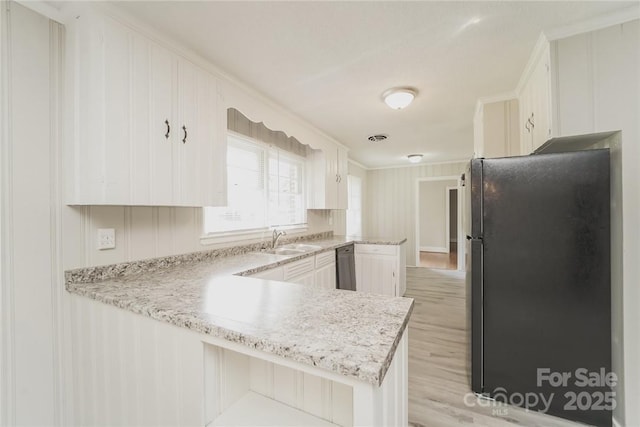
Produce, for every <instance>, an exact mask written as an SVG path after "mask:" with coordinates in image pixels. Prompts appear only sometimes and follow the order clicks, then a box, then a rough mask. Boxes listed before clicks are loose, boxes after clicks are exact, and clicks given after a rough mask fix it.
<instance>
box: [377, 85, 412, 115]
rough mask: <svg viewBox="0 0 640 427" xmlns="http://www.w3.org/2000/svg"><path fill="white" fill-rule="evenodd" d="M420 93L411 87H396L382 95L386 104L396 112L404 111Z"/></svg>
mask: <svg viewBox="0 0 640 427" xmlns="http://www.w3.org/2000/svg"><path fill="white" fill-rule="evenodd" d="M417 94H418V91H417V90H415V89H413V88H410V87H396V88H393V89H389V90H387V91H385V92H384V93H383V94H382V99H384V102H385V103H386V104H387V105H388V106H389V107H391V108H393V109H394V110H402V109H403V108H405V107H407V106H408V105H409V104H411V102H412V101H413V98H415V97H416V95H417Z"/></svg>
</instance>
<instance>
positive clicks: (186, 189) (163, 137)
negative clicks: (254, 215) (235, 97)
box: [65, 10, 226, 206]
mask: <svg viewBox="0 0 640 427" xmlns="http://www.w3.org/2000/svg"><path fill="white" fill-rule="evenodd" d="M67 52H68V55H67V61H68V63H67V65H68V68H67V69H68V70H69V71H70V72H69V73H68V74H69V75H68V88H69V94H68V99H69V106H68V111H69V112H70V114H69V115H70V117H69V127H68V129H69V132H68V133H67V135H68V137H67V139H66V140H65V169H66V172H67V186H66V189H67V191H66V202H67V204H71V205H147V206H219V205H224V204H225V202H226V194H225V188H226V140H225V137H224V135H225V130H226V110H225V111H224V112H223V111H220V110H221V109H222V102H220V99H221V96H222V95H221V94H220V93H219V90H218V84H217V81H216V78H215V77H214V76H213V75H211V74H209V73H208V72H206V71H205V70H203V69H201V68H199V67H198V66H196V65H194V64H192V63H191V62H189V61H188V60H186V59H184V58H182V57H180V56H179V55H177V54H175V53H173V52H172V51H170V50H169V49H166V48H164V47H163V46H160V45H159V44H157V43H155V42H152V41H151V40H149V39H147V38H146V37H145V36H143V35H141V34H139V33H137V32H136V31H134V30H132V29H131V28H129V27H127V26H125V25H123V24H120V23H119V22H117V21H116V20H114V19H112V18H110V17H107V16H104V15H101V14H98V13H95V12H92V11H90V10H88V11H86V12H84V13H81V14H80V15H79V16H78V18H77V19H75V20H74V22H73V23H71V24H70V25H67Z"/></svg>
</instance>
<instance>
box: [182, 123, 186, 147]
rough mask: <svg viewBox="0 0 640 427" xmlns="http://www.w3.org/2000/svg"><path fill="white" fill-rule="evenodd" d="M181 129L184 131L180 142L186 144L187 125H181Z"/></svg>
mask: <svg viewBox="0 0 640 427" xmlns="http://www.w3.org/2000/svg"><path fill="white" fill-rule="evenodd" d="M182 130H183V131H184V138H182V143H183V144H186V143H187V127H186V126H182Z"/></svg>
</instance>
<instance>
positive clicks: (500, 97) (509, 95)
mask: <svg viewBox="0 0 640 427" xmlns="http://www.w3.org/2000/svg"><path fill="white" fill-rule="evenodd" d="M512 99H518V94H517V93H516V91H515V90H510V91H508V92H503V93H499V94H497V95H491V96H482V97H480V98H478V99H477V100H476V109H475V114H478V113H479V112H480V109H481V108H482V107H483V106H484V105H486V104H492V103H494V102H504V101H511V100H512Z"/></svg>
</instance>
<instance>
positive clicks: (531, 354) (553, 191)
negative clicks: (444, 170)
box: [465, 150, 615, 426]
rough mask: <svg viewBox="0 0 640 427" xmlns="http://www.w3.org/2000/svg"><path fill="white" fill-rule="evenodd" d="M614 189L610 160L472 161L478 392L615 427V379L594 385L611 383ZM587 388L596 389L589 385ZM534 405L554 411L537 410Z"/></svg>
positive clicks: (471, 270) (471, 285)
mask: <svg viewBox="0 0 640 427" xmlns="http://www.w3.org/2000/svg"><path fill="white" fill-rule="evenodd" d="M609 181H610V180H609V151H608V150H585V151H577V152H570V153H560V154H541V155H530V156H522V157H509V158H498V159H474V160H472V161H471V163H470V166H469V170H468V171H467V173H466V174H465V190H466V198H467V199H466V201H467V206H468V207H470V209H467V212H469V215H468V216H467V219H466V227H467V230H466V233H467V256H468V258H467V282H466V285H467V293H468V297H467V304H468V313H469V323H470V325H469V327H470V328H469V329H470V341H471V345H470V350H471V351H470V364H471V388H472V390H473V391H474V392H475V393H477V394H481V395H483V396H486V397H489V398H494V399H496V400H498V401H506V402H507V403H511V404H515V405H519V406H525V407H527V408H528V409H532V410H538V411H544V412H546V413H549V414H552V415H556V416H560V417H563V418H567V419H571V420H576V421H581V422H584V423H587V424H592V425H597V426H611V409H612V407H613V405H614V403H613V402H612V401H614V400H615V396H614V395H612V388H611V380H612V379H611V377H610V376H609V377H607V378H606V380H605V378H602V381H600V382H598V383H597V384H596V379H595V377H594V376H595V375H596V373H597V374H607V375H609V374H608V373H610V372H611V291H610V288H611V280H610V271H611V263H610V196H609V194H610V189H609ZM556 373H557V374H556ZM567 373H568V374H567ZM558 375H561V376H563V377H562V379H561V380H559V378H560V377H559V376H558ZM567 375H568V377H567ZM585 377H586V378H589V379H591V378H593V380H592V381H590V382H587V383H586V385H585V381H586V378H585ZM533 394H537V397H538V398H539V399H540V398H541V397H544V399H548V398H549V397H551V400H550V403H548V404H547V403H545V401H544V400H542V401H539V402H538V403H537V404H536V402H535V398H534V397H533V396H534V395H533ZM520 396H523V397H526V398H527V399H528V401H524V400H523V399H521V398H520Z"/></svg>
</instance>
